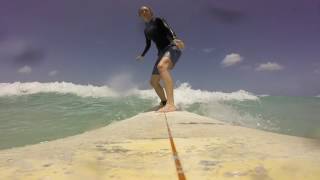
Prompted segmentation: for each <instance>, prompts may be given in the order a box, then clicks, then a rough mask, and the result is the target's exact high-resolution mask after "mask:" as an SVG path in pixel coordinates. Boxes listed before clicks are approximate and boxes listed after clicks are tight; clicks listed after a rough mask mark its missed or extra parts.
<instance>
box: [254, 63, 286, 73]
mask: <svg viewBox="0 0 320 180" xmlns="http://www.w3.org/2000/svg"><path fill="white" fill-rule="evenodd" d="M283 68H284V67H283V66H281V65H280V64H278V63H275V62H267V63H264V64H259V65H258V67H256V69H255V70H256V71H280V70H282V69H283Z"/></svg>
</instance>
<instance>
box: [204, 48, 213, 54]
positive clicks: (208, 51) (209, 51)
mask: <svg viewBox="0 0 320 180" xmlns="http://www.w3.org/2000/svg"><path fill="white" fill-rule="evenodd" d="M213 50H214V48H204V49H202V51H203V52H205V53H211V52H212V51H213Z"/></svg>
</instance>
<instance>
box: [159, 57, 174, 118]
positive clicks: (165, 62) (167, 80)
mask: <svg viewBox="0 0 320 180" xmlns="http://www.w3.org/2000/svg"><path fill="white" fill-rule="evenodd" d="M172 67H173V64H172V62H171V60H170V58H169V57H167V56H164V57H163V58H162V59H161V60H160V62H159V64H158V66H157V68H158V70H159V73H160V77H161V79H163V81H164V84H165V90H166V95H167V103H166V105H165V106H164V107H163V108H161V109H159V110H158V111H159V112H170V111H175V110H176V107H175V105H174V97H173V79H172V77H171V74H170V71H169V70H171V69H172Z"/></svg>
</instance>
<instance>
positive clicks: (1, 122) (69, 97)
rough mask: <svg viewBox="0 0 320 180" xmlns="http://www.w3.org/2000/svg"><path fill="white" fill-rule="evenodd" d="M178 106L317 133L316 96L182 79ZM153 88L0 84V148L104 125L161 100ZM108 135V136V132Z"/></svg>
mask: <svg viewBox="0 0 320 180" xmlns="http://www.w3.org/2000/svg"><path fill="white" fill-rule="evenodd" d="M174 93H175V94H174V96H175V104H176V106H177V107H178V108H179V109H181V110H184V111H189V112H193V113H196V114H200V115H203V116H207V117H212V118H215V119H217V120H220V121H225V122H230V123H233V124H236V125H240V126H244V127H250V128H256V129H260V130H264V131H271V132H276V133H281V134H287V135H293V136H300V137H308V138H316V139H319V138H320V98H319V97H288V96H269V95H256V94H253V93H250V92H248V91H245V90H239V91H235V92H231V93H226V92H217V91H207V90H201V89H193V88H192V86H191V85H190V84H188V83H181V84H180V85H179V86H177V87H176V88H175V91H174ZM159 102H160V101H159V99H158V97H157V96H156V93H155V92H154V90H153V89H143V90H142V89H136V88H133V89H128V90H126V91H121V92H119V91H117V90H114V89H112V88H110V87H108V86H93V85H80V84H73V83H70V82H49V83H40V82H25V83H21V82H14V83H0V149H7V148H13V147H19V146H24V145H28V144H35V143H41V142H45V141H50V140H54V139H59V138H63V137H67V136H71V135H76V134H80V133H83V132H85V131H89V130H93V129H96V128H99V127H103V126H107V125H108V124H109V123H111V122H113V121H121V120H124V119H127V118H129V117H132V116H134V115H136V114H138V113H141V112H145V111H148V110H149V109H150V108H152V107H154V106H156V105H158V104H159ZM106 138H108V137H106Z"/></svg>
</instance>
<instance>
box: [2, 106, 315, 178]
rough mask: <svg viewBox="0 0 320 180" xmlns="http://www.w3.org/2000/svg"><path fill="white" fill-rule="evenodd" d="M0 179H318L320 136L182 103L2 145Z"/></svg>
mask: <svg viewBox="0 0 320 180" xmlns="http://www.w3.org/2000/svg"><path fill="white" fill-rule="evenodd" d="M0 177H1V178H3V179H24V180H25V179H77V180H78V179H126V180H128V179H130V180H131V179H133V180H134V179H139V180H141V179H148V180H150V179H166V180H168V179H169V180H170V179H180V180H181V179H195V180H197V179H214V180H216V179H237V180H238V179H250V180H251V179H257V180H258V179H259V180H267V179H281V180H285V179H288V180H295V179H297V180H301V179H304V180H318V179H320V142H319V140H317V139H308V138H302V137H295V136H289V135H283V134H276V133H272V132H267V131H262V130H257V129H251V128H246V127H241V126H237V125H234V124H230V123H226V122H221V121H218V120H215V119H212V118H207V117H204V116H200V115H197V114H193V113H190V112H186V111H175V112H170V113H156V112H154V111H150V112H144V113H140V114H138V115H136V116H134V117H131V118H129V119H126V120H121V121H115V122H112V123H111V124H109V125H108V126H105V127H102V128H99V129H95V130H92V131H88V132H85V133H83V134H79V135H75V136H70V137H66V138H63V139H58V140H54V141H50V142H45V143H39V144H34V145H28V146H24V147H17V148H12V149H6V150H1V151H0Z"/></svg>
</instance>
